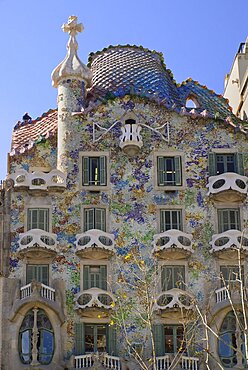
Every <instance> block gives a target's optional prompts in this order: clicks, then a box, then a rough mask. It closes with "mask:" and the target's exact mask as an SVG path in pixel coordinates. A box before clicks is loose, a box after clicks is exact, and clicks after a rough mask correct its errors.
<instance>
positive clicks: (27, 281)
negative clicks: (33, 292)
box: [25, 263, 50, 286]
mask: <svg viewBox="0 0 248 370" xmlns="http://www.w3.org/2000/svg"><path fill="white" fill-rule="evenodd" d="M31 266H32V267H33V266H35V268H36V269H37V270H38V269H41V268H42V267H43V268H44V267H46V268H47V272H46V273H47V279H46V283H45V282H44V281H40V280H42V279H35V281H37V282H39V283H42V284H45V285H47V286H49V281H50V279H49V278H50V271H49V270H50V265H49V264H44V263H39V264H36V263H27V264H26V279H25V280H26V284H29V283H31V282H32V280H33V279H31V280H30V279H28V275H29V274H30V275H31V272H28V267H31ZM36 274H38V275H39V274H43V272H38V271H36ZM29 280H30V281H29Z"/></svg>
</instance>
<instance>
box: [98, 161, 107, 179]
mask: <svg viewBox="0 0 248 370" xmlns="http://www.w3.org/2000/svg"><path fill="white" fill-rule="evenodd" d="M106 177H107V164H106V157H105V156H101V157H100V158H99V185H107V182H106Z"/></svg>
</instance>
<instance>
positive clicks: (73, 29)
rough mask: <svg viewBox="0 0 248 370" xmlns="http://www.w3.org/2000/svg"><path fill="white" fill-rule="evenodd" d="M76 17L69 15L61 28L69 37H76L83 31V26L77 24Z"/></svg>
mask: <svg viewBox="0 0 248 370" xmlns="http://www.w3.org/2000/svg"><path fill="white" fill-rule="evenodd" d="M77 19H78V18H77V17H76V16H75V15H71V16H70V17H69V18H68V22H67V23H64V24H63V26H62V30H63V31H64V32H67V33H69V35H70V36H72V37H73V36H74V37H75V36H76V35H77V34H78V32H82V31H83V30H84V26H83V24H82V23H77Z"/></svg>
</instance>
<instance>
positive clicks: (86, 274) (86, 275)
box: [83, 266, 90, 290]
mask: <svg viewBox="0 0 248 370" xmlns="http://www.w3.org/2000/svg"><path fill="white" fill-rule="evenodd" d="M89 275H90V266H84V268H83V290H86V289H89V288H90V282H89Z"/></svg>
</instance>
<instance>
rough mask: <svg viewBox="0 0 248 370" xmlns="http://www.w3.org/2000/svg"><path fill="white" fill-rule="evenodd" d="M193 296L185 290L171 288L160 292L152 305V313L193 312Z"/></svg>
mask: <svg viewBox="0 0 248 370" xmlns="http://www.w3.org/2000/svg"><path fill="white" fill-rule="evenodd" d="M193 303H194V296H193V295H192V294H191V293H189V292H186V291H185V290H182V289H178V288H173V289H170V290H167V291H164V292H161V293H160V294H159V295H158V296H157V297H156V301H155V303H154V307H153V309H154V311H159V310H160V311H166V310H171V309H173V310H180V311H181V310H182V309H183V310H193V309H194V304H193Z"/></svg>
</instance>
